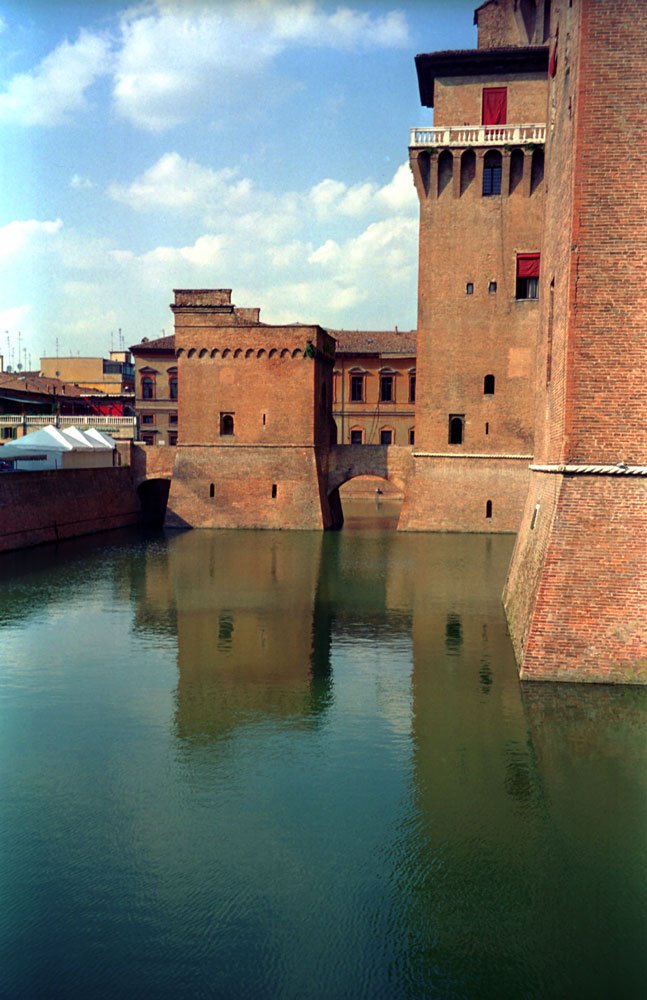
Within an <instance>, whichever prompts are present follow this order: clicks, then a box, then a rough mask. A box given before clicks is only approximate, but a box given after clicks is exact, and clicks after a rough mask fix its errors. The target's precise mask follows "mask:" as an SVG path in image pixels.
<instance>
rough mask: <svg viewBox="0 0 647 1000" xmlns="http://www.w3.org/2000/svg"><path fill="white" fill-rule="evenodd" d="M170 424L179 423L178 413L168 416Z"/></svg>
mask: <svg viewBox="0 0 647 1000" xmlns="http://www.w3.org/2000/svg"><path fill="white" fill-rule="evenodd" d="M168 422H169V424H176V423H177V413H169V415H168Z"/></svg>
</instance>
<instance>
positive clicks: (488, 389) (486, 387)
mask: <svg viewBox="0 0 647 1000" xmlns="http://www.w3.org/2000/svg"><path fill="white" fill-rule="evenodd" d="M483 395H484V396H493V395H494V375H486V376H485V378H484V379H483Z"/></svg>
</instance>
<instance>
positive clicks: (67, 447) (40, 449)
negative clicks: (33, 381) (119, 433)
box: [0, 424, 116, 471]
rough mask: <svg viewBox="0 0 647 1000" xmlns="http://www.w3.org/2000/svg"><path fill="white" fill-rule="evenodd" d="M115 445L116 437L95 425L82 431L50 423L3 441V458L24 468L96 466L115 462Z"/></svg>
mask: <svg viewBox="0 0 647 1000" xmlns="http://www.w3.org/2000/svg"><path fill="white" fill-rule="evenodd" d="M115 448H116V443H115V441H114V439H113V438H111V437H108V435H107V434H101V432H100V431H97V430H95V429H94V428H91V429H89V430H87V431H82V430H80V429H79V428H78V427H66V428H65V430H59V429H58V428H57V427H54V426H53V425H52V424H49V425H48V426H47V427H43V428H42V429H41V430H38V431H34V432H33V433H32V434H26V435H25V436H24V437H22V438H18V439H17V440H16V441H12V442H11V444H5V445H3V446H2V447H1V448H0V460H9V461H14V462H16V463H17V468H19V469H21V470H25V471H31V470H37V469H40V470H42V469H71V468H75V469H79V468H97V467H102V466H106V465H112V464H113V456H112V453H113V452H114V451H115ZM43 457H44V460H43Z"/></svg>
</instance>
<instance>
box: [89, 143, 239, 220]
mask: <svg viewBox="0 0 647 1000" xmlns="http://www.w3.org/2000/svg"><path fill="white" fill-rule="evenodd" d="M235 176H236V172H235V171H234V170H232V169H231V168H229V167H226V168H225V169H223V170H217V171H216V170H211V169H210V168H209V167H203V166H201V165H200V164H199V163H195V162H194V161H193V160H185V159H184V158H183V157H181V156H180V155H179V154H178V153H165V154H164V155H163V156H162V157H160V159H159V160H158V161H157V162H156V163H154V164H153V166H152V167H149V169H148V170H146V171H145V172H144V173H143V174H142V176H141V177H138V178H136V179H135V180H134V181H133V182H132V183H131V184H128V185H120V184H112V185H111V186H110V187H109V189H108V194H109V195H110V196H111V197H112V198H114V200H115V201H121V202H123V203H124V204H126V205H129V206H130V207H131V208H134V209H136V210H138V211H145V210H148V209H157V208H177V209H187V208H192V207H194V206H204V205H205V203H206V202H207V201H209V200H217V201H221V200H222V199H223V198H226V199H227V201H228V202H230V201H232V200H236V199H241V198H245V197H246V196H247V195H248V193H249V187H250V185H249V181H246V180H242V181H238V182H236V183H235V184H229V183H228V182H229V181H231V180H233V179H234V178H235Z"/></svg>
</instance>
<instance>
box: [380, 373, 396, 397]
mask: <svg viewBox="0 0 647 1000" xmlns="http://www.w3.org/2000/svg"><path fill="white" fill-rule="evenodd" d="M394 402H395V385H394V381H393V375H380V403H394Z"/></svg>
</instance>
